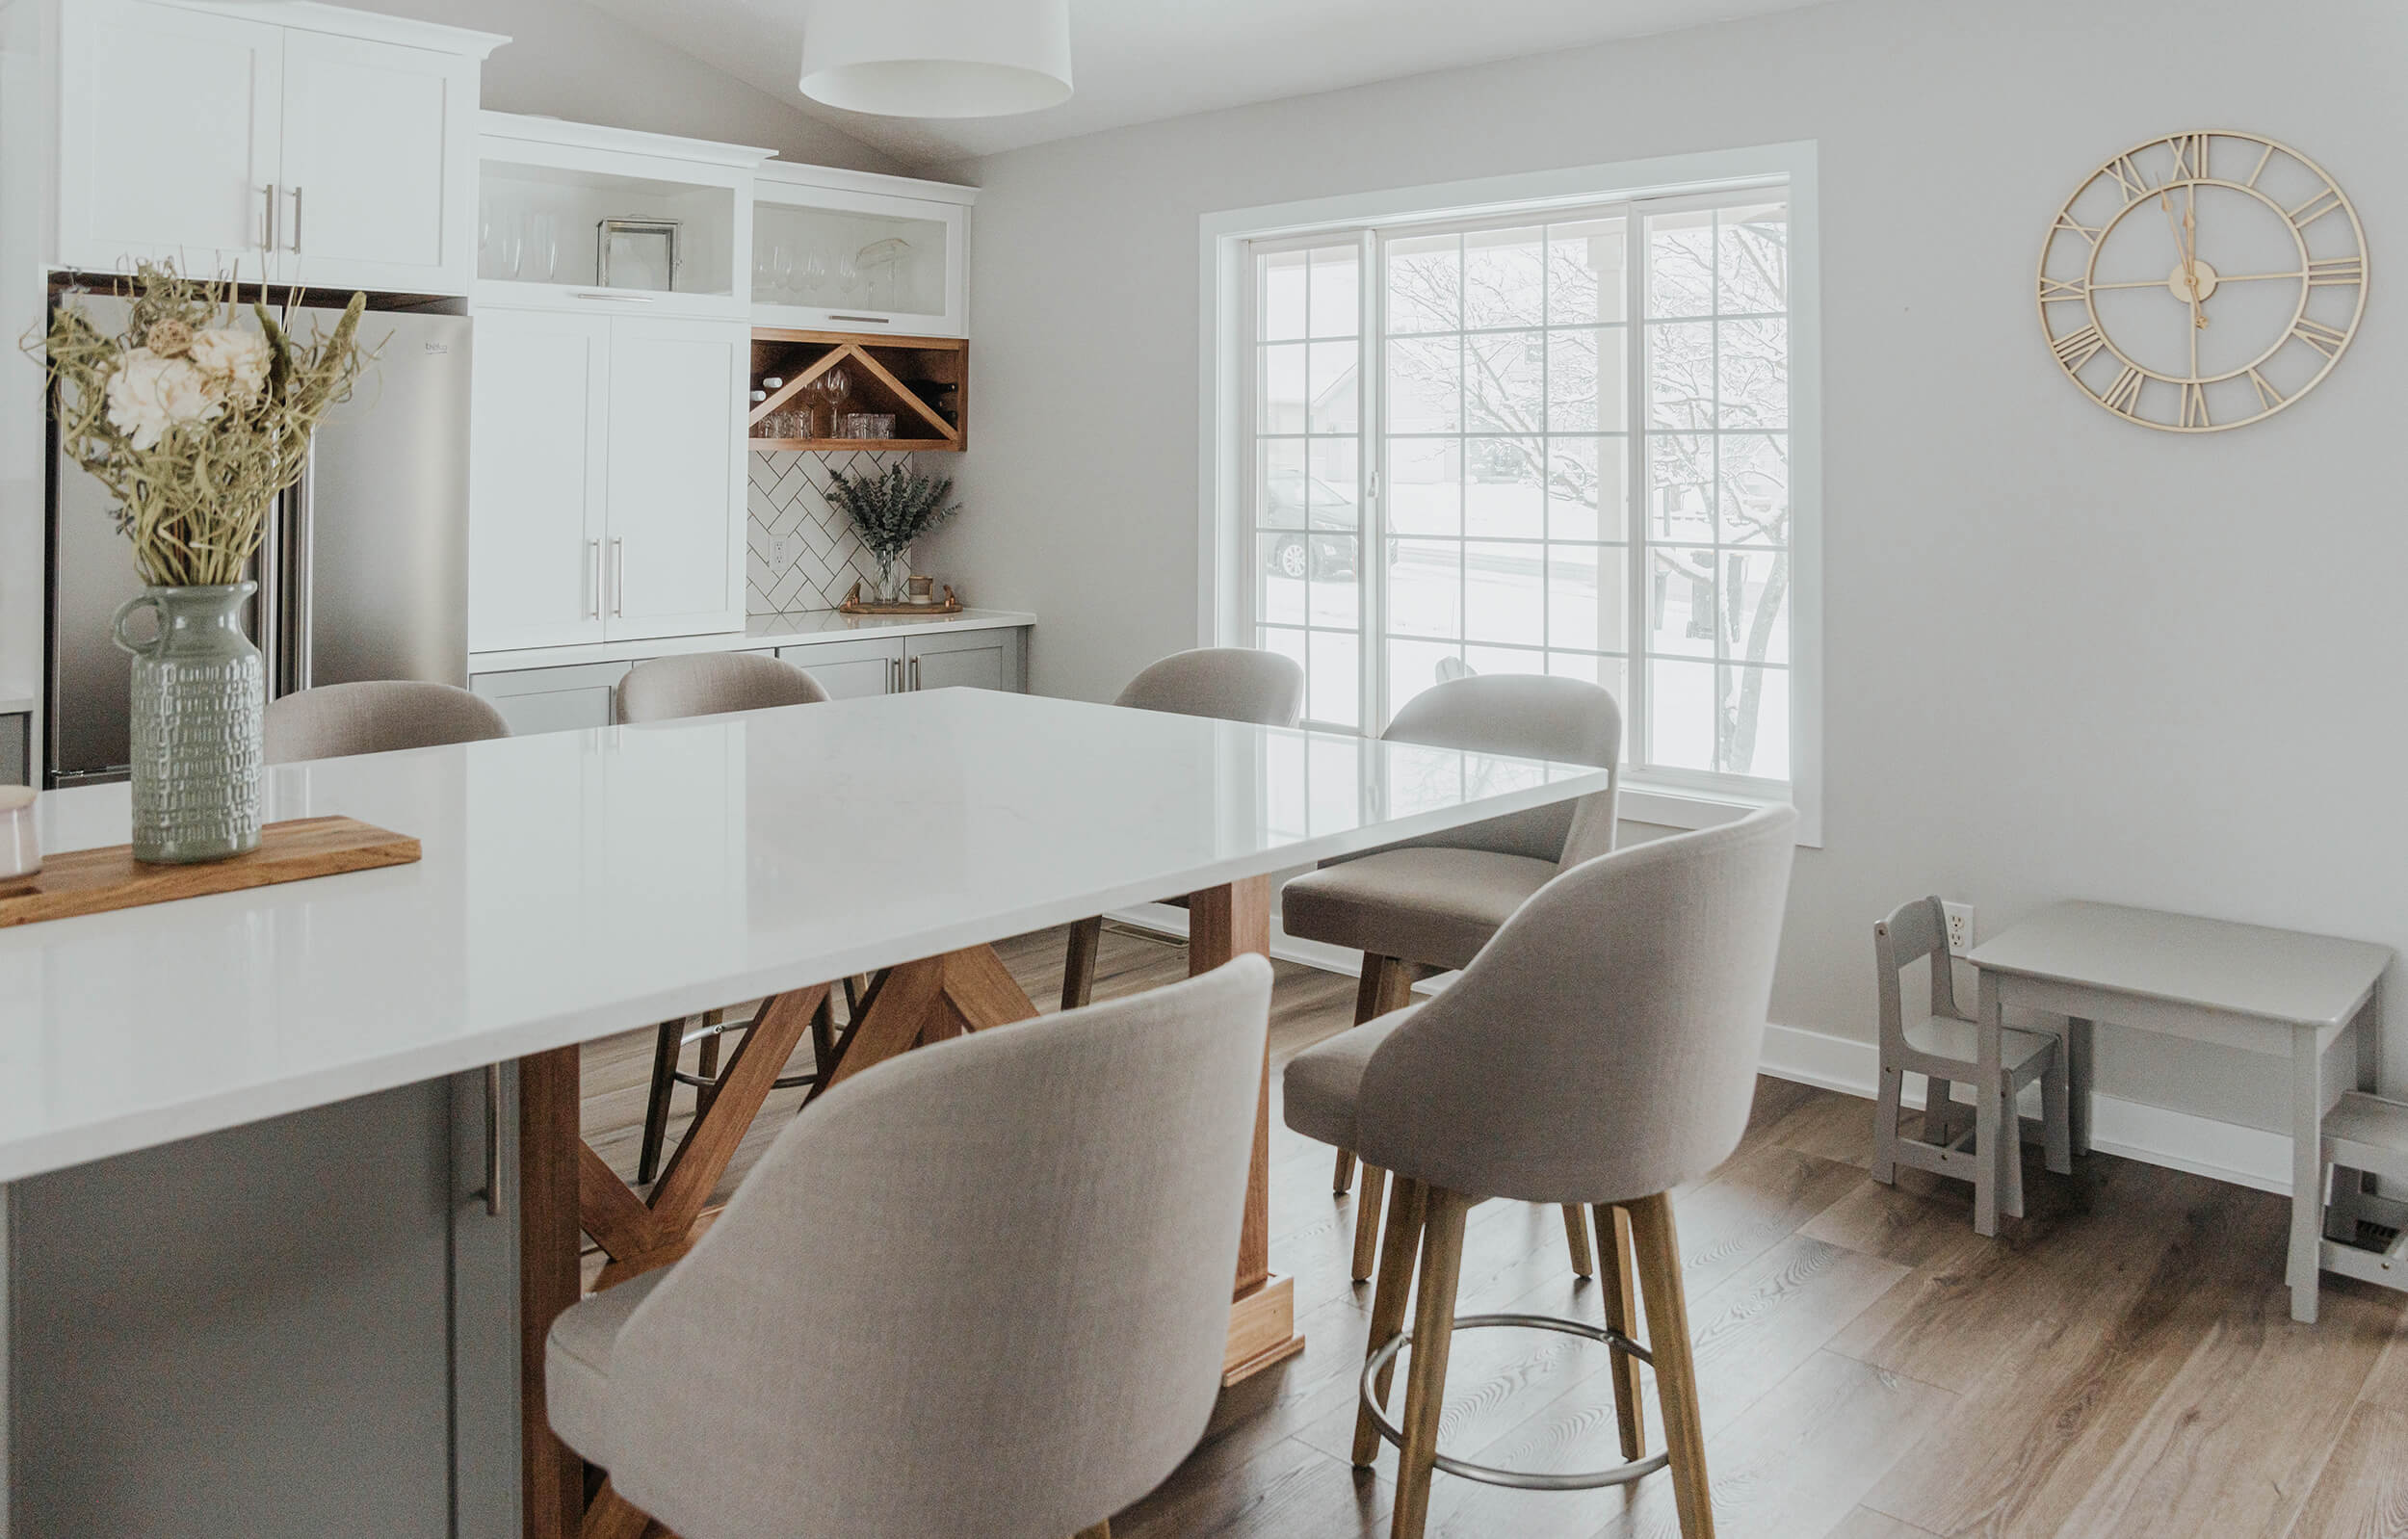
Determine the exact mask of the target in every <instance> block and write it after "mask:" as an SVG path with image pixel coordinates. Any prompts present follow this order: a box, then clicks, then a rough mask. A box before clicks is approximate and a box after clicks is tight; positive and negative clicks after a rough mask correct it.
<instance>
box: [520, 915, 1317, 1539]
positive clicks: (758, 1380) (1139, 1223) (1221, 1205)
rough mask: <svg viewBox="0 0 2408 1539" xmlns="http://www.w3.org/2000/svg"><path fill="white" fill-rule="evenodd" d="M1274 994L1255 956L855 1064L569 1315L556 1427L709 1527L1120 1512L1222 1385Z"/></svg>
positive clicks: (987, 1534)
mask: <svg viewBox="0 0 2408 1539" xmlns="http://www.w3.org/2000/svg"><path fill="white" fill-rule="evenodd" d="M1269 1002H1270V967H1269V963H1267V962H1265V961H1264V960H1263V959H1262V958H1261V957H1259V956H1242V957H1239V958H1238V959H1237V960H1235V961H1233V962H1231V963H1230V964H1229V965H1228V966H1226V967H1222V968H1219V969H1217V971H1215V972H1212V973H1209V974H1207V975H1205V976H1204V977H1202V978H1193V979H1191V980H1189V981H1186V982H1183V983H1178V984H1174V985H1172V986H1170V987H1168V988H1162V989H1155V990H1152V991H1150V992H1147V993H1143V994H1139V995H1136V996H1134V997H1132V998H1129V999H1122V1000H1114V1001H1112V1002H1111V1003H1110V1004H1099V1005H1096V1006H1094V1007H1092V1008H1090V1009H1085V1010H1077V1011H1072V1012H1070V1013H1067V1014H1061V1015H1054V1016H1048V1017H1046V1018H1045V1019H1043V1020H1039V1021H1030V1022H1025V1023H1023V1024H1021V1025H1018V1026H1009V1027H1002V1028H998V1029H996V1030H989V1031H983V1032H980V1033H978V1034H976V1035H973V1036H968V1037H962V1038H957V1039H955V1040H954V1041H951V1042H947V1043H944V1044H941V1045H938V1046H934V1047H929V1048H924V1049H922V1050H920V1051H919V1052H916V1053H909V1054H905V1055H904V1056H902V1057H899V1058H896V1059H893V1060H892V1061H890V1062H887V1063H883V1064H880V1065H878V1066H877V1068H874V1069H871V1070H868V1071H867V1072H865V1073H863V1074H861V1075H860V1076H859V1077H857V1078H855V1079H853V1080H851V1081H849V1082H847V1083H844V1084H841V1085H838V1086H836V1087H835V1088H834V1089H832V1090H830V1091H829V1092H828V1093H827V1094H826V1095H825V1096H824V1097H822V1098H821V1099H820V1100H819V1101H818V1102H817V1103H815V1104H814V1105H813V1106H812V1108H811V1109H810V1110H809V1111H808V1112H807V1113H806V1114H804V1115H803V1116H801V1117H798V1118H797V1119H796V1120H795V1122H794V1123H793V1124H792V1125H790V1126H789V1127H787V1128H786V1130H785V1131H784V1132H782V1133H780V1134H779V1135H778V1136H777V1141H776V1142H775V1143H773V1144H772V1145H771V1147H770V1150H769V1152H768V1153H767V1154H766V1155H764V1156H763V1157H762V1160H761V1162H760V1164H759V1165H758V1166H756V1167H755V1168H754V1169H753V1171H752V1173H751V1174H750V1175H749V1176H747V1177H746V1180H745V1183H744V1185H743V1186H742V1187H739V1188H738V1189H737V1192H736V1195H735V1198H734V1200H732V1201H731V1202H730V1203H729V1204H728V1206H727V1209H726V1212H725V1213H723V1214H722V1215H721V1216H720V1220H719V1222H718V1223H716V1224H715V1225H713V1226H712V1228H711V1230H710V1231H709V1232H708V1233H707V1234H705V1235H704V1236H703V1237H702V1239H701V1240H700V1241H699V1242H698V1243H696V1245H695V1246H694V1250H693V1251H692V1253H691V1254H689V1255H688V1256H687V1257H686V1258H685V1259H684V1260H683V1261H680V1262H678V1263H677V1264H675V1265H672V1266H668V1267H665V1268H662V1269H661V1270H658V1271H654V1272H650V1273H647V1274H645V1275H643V1276H641V1277H638V1278H635V1279H633V1280H631V1281H629V1282H626V1283H622V1284H620V1285H619V1286H618V1287H616V1288H615V1289H612V1290H611V1291H608V1292H603V1293H597V1294H595V1295H594V1296H593V1297H591V1298H589V1299H586V1300H585V1301H584V1302H582V1303H579V1304H577V1305H575V1306H573V1307H571V1308H570V1309H569V1310H568V1311H567V1312H566V1313H564V1314H563V1315H562V1316H561V1317H560V1318H559V1319H558V1320H557V1321H556V1322H555V1323H554V1324H553V1326H552V1331H551V1337H550V1341H549V1344H548V1348H547V1351H546V1358H545V1371H544V1383H545V1391H546V1396H547V1403H548V1405H549V1409H550V1415H551V1420H552V1425H553V1428H554V1430H556V1431H557V1432H559V1434H560V1435H561V1437H562V1439H563V1441H565V1442H566V1443H567V1444H568V1446H569V1447H570V1448H574V1449H576V1450H577V1452H578V1453H580V1454H581V1455H583V1456H584V1457H585V1458H586V1459H587V1460H589V1461H590V1462H591V1463H593V1464H597V1465H600V1466H602V1467H603V1468H604V1469H606V1470H608V1471H609V1472H610V1477H609V1487H608V1493H609V1494H608V1495H607V1496H606V1497H605V1498H604V1499H603V1500H616V1501H620V1502H623V1503H625V1504H626V1505H628V1506H632V1507H633V1508H635V1509H638V1510H639V1511H640V1512H641V1513H646V1514H649V1515H650V1516H651V1517H653V1518H654V1519H657V1520H658V1521H659V1522H661V1523H662V1524H664V1525H666V1526H668V1527H670V1528H672V1529H674V1530H675V1531H676V1532H677V1533H678V1534H680V1535H682V1536H683V1539H807V1536H812V1535H827V1536H830V1539H836V1536H842V1539H856V1536H862V1535H874V1534H895V1535H902V1534H970V1533H976V1534H979V1535H981V1536H982V1539H1064V1536H1067V1535H1070V1534H1073V1533H1077V1534H1081V1535H1102V1534H1105V1533H1108V1532H1109V1529H1108V1527H1107V1525H1108V1523H1109V1520H1110V1518H1111V1515H1112V1513H1113V1512H1115V1511H1118V1510H1119V1509H1120V1508H1122V1507H1124V1506H1126V1505H1128V1504H1129V1503H1130V1502H1132V1501H1134V1500H1137V1499H1138V1498H1139V1497H1141V1496H1143V1495H1144V1494H1145V1493H1146V1492H1147V1491H1149V1490H1151V1489H1153V1487H1154V1486H1155V1485H1157V1484H1158V1483H1160V1482H1161V1480H1162V1479H1163V1478H1164V1477H1165V1475H1167V1474H1170V1472H1171V1471H1172V1470H1173V1469H1175V1468H1176V1467H1177V1466H1178V1464H1179V1461H1180V1460H1181V1459H1183V1458H1185V1457H1186V1456H1187V1454H1188V1451H1189V1449H1191V1448H1193V1447H1194V1445H1195V1442H1196V1440H1197V1438H1198V1437H1200V1436H1201V1435H1202V1434H1203V1431H1204V1427H1205V1422H1206V1421H1207V1419H1208V1418H1209V1417H1210V1416H1211V1414H1212V1410H1213V1405H1214V1401H1215V1399H1216V1398H1217V1396H1218V1394H1219V1390H1220V1367H1221V1354H1222V1351H1223V1349H1224V1347H1225V1344H1226V1340H1227V1335H1228V1329H1229V1278H1230V1275H1231V1271H1232V1269H1233V1268H1234V1267H1235V1266H1236V1265H1237V1258H1238V1236H1239V1228H1240V1225H1241V1223H1242V1222H1243V1213H1244V1207H1245V1186H1246V1173H1247V1166H1248V1164H1249V1162H1250V1161H1251V1158H1252V1154H1253V1145H1254V1117H1255V1107H1256V1099H1257V1095H1258V1093H1259V1085H1260V1076H1261V1073H1262V1061H1263V1046H1264V1036H1265V1033H1266V1030H1267V1029H1268V1019H1269ZM628 1526H629V1527H634V1526H641V1524H640V1523H637V1524H633V1525H628ZM594 1531H595V1519H594V1516H593V1515H592V1514H590V1513H589V1519H588V1524H587V1532H588V1533H592V1532H594Z"/></svg>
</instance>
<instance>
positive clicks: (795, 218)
mask: <svg viewBox="0 0 2408 1539" xmlns="http://www.w3.org/2000/svg"><path fill="white" fill-rule="evenodd" d="M977 196H978V190H977V189H976V188H970V187H955V186H953V185H951V184H949V183H944V182H919V181H911V180H908V179H906V178H903V177H900V176H875V175H871V174H869V173H867V172H862V171H846V170H831V169H828V168H826V167H819V166H782V165H779V164H777V163H776V162H773V161H772V162H771V163H770V164H768V165H766V166H763V167H762V168H760V170H758V171H757V172H756V173H755V174H754V178H753V208H752V283H751V287H752V317H753V323H754V324H755V325H757V326H791V327H795V328H798V329H801V330H806V331H851V332H866V333H869V334H872V335H878V334H886V335H893V336H947V337H958V336H967V335H969V314H968V309H967V306H966V303H965V284H964V266H965V259H966V257H967V255H968V246H969V236H970V205H971V203H972V202H973V201H974V200H975V199H976V198H977Z"/></svg>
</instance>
